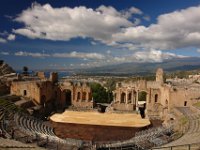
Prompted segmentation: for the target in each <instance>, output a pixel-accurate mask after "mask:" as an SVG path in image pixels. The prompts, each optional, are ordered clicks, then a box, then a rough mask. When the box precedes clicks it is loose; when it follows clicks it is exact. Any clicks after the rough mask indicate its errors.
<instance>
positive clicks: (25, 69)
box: [22, 66, 29, 75]
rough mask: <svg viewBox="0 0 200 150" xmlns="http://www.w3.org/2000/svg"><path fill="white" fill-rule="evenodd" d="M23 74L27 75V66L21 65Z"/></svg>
mask: <svg viewBox="0 0 200 150" xmlns="http://www.w3.org/2000/svg"><path fill="white" fill-rule="evenodd" d="M22 73H23V74H24V75H28V74H29V73H28V67H27V66H24V67H23V72H22Z"/></svg>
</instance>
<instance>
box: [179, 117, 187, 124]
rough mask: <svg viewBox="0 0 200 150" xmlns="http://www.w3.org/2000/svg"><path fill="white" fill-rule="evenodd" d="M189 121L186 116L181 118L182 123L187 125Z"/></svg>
mask: <svg viewBox="0 0 200 150" xmlns="http://www.w3.org/2000/svg"><path fill="white" fill-rule="evenodd" d="M187 122H188V118H186V117H182V118H180V123H181V124H182V125H185V124H186V123H187Z"/></svg>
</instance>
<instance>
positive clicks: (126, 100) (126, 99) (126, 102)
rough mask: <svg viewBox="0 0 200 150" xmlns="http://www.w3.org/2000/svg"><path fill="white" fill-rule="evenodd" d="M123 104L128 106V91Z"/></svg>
mask: <svg viewBox="0 0 200 150" xmlns="http://www.w3.org/2000/svg"><path fill="white" fill-rule="evenodd" d="M125 104H128V91H127V90H126V96H125Z"/></svg>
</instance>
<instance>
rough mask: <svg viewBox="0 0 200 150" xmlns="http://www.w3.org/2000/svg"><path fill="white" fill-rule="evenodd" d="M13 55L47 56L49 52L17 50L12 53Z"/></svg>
mask: <svg viewBox="0 0 200 150" xmlns="http://www.w3.org/2000/svg"><path fill="white" fill-rule="evenodd" d="M14 55H15V56H31V57H49V56H50V55H49V54H44V53H31V52H23V51H19V52H16V53H15V54H14Z"/></svg>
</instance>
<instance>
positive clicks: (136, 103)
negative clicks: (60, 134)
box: [135, 90, 139, 111]
mask: <svg viewBox="0 0 200 150" xmlns="http://www.w3.org/2000/svg"><path fill="white" fill-rule="evenodd" d="M138 98H139V90H137V92H136V101H135V105H136V111H138V110H139V108H138Z"/></svg>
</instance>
